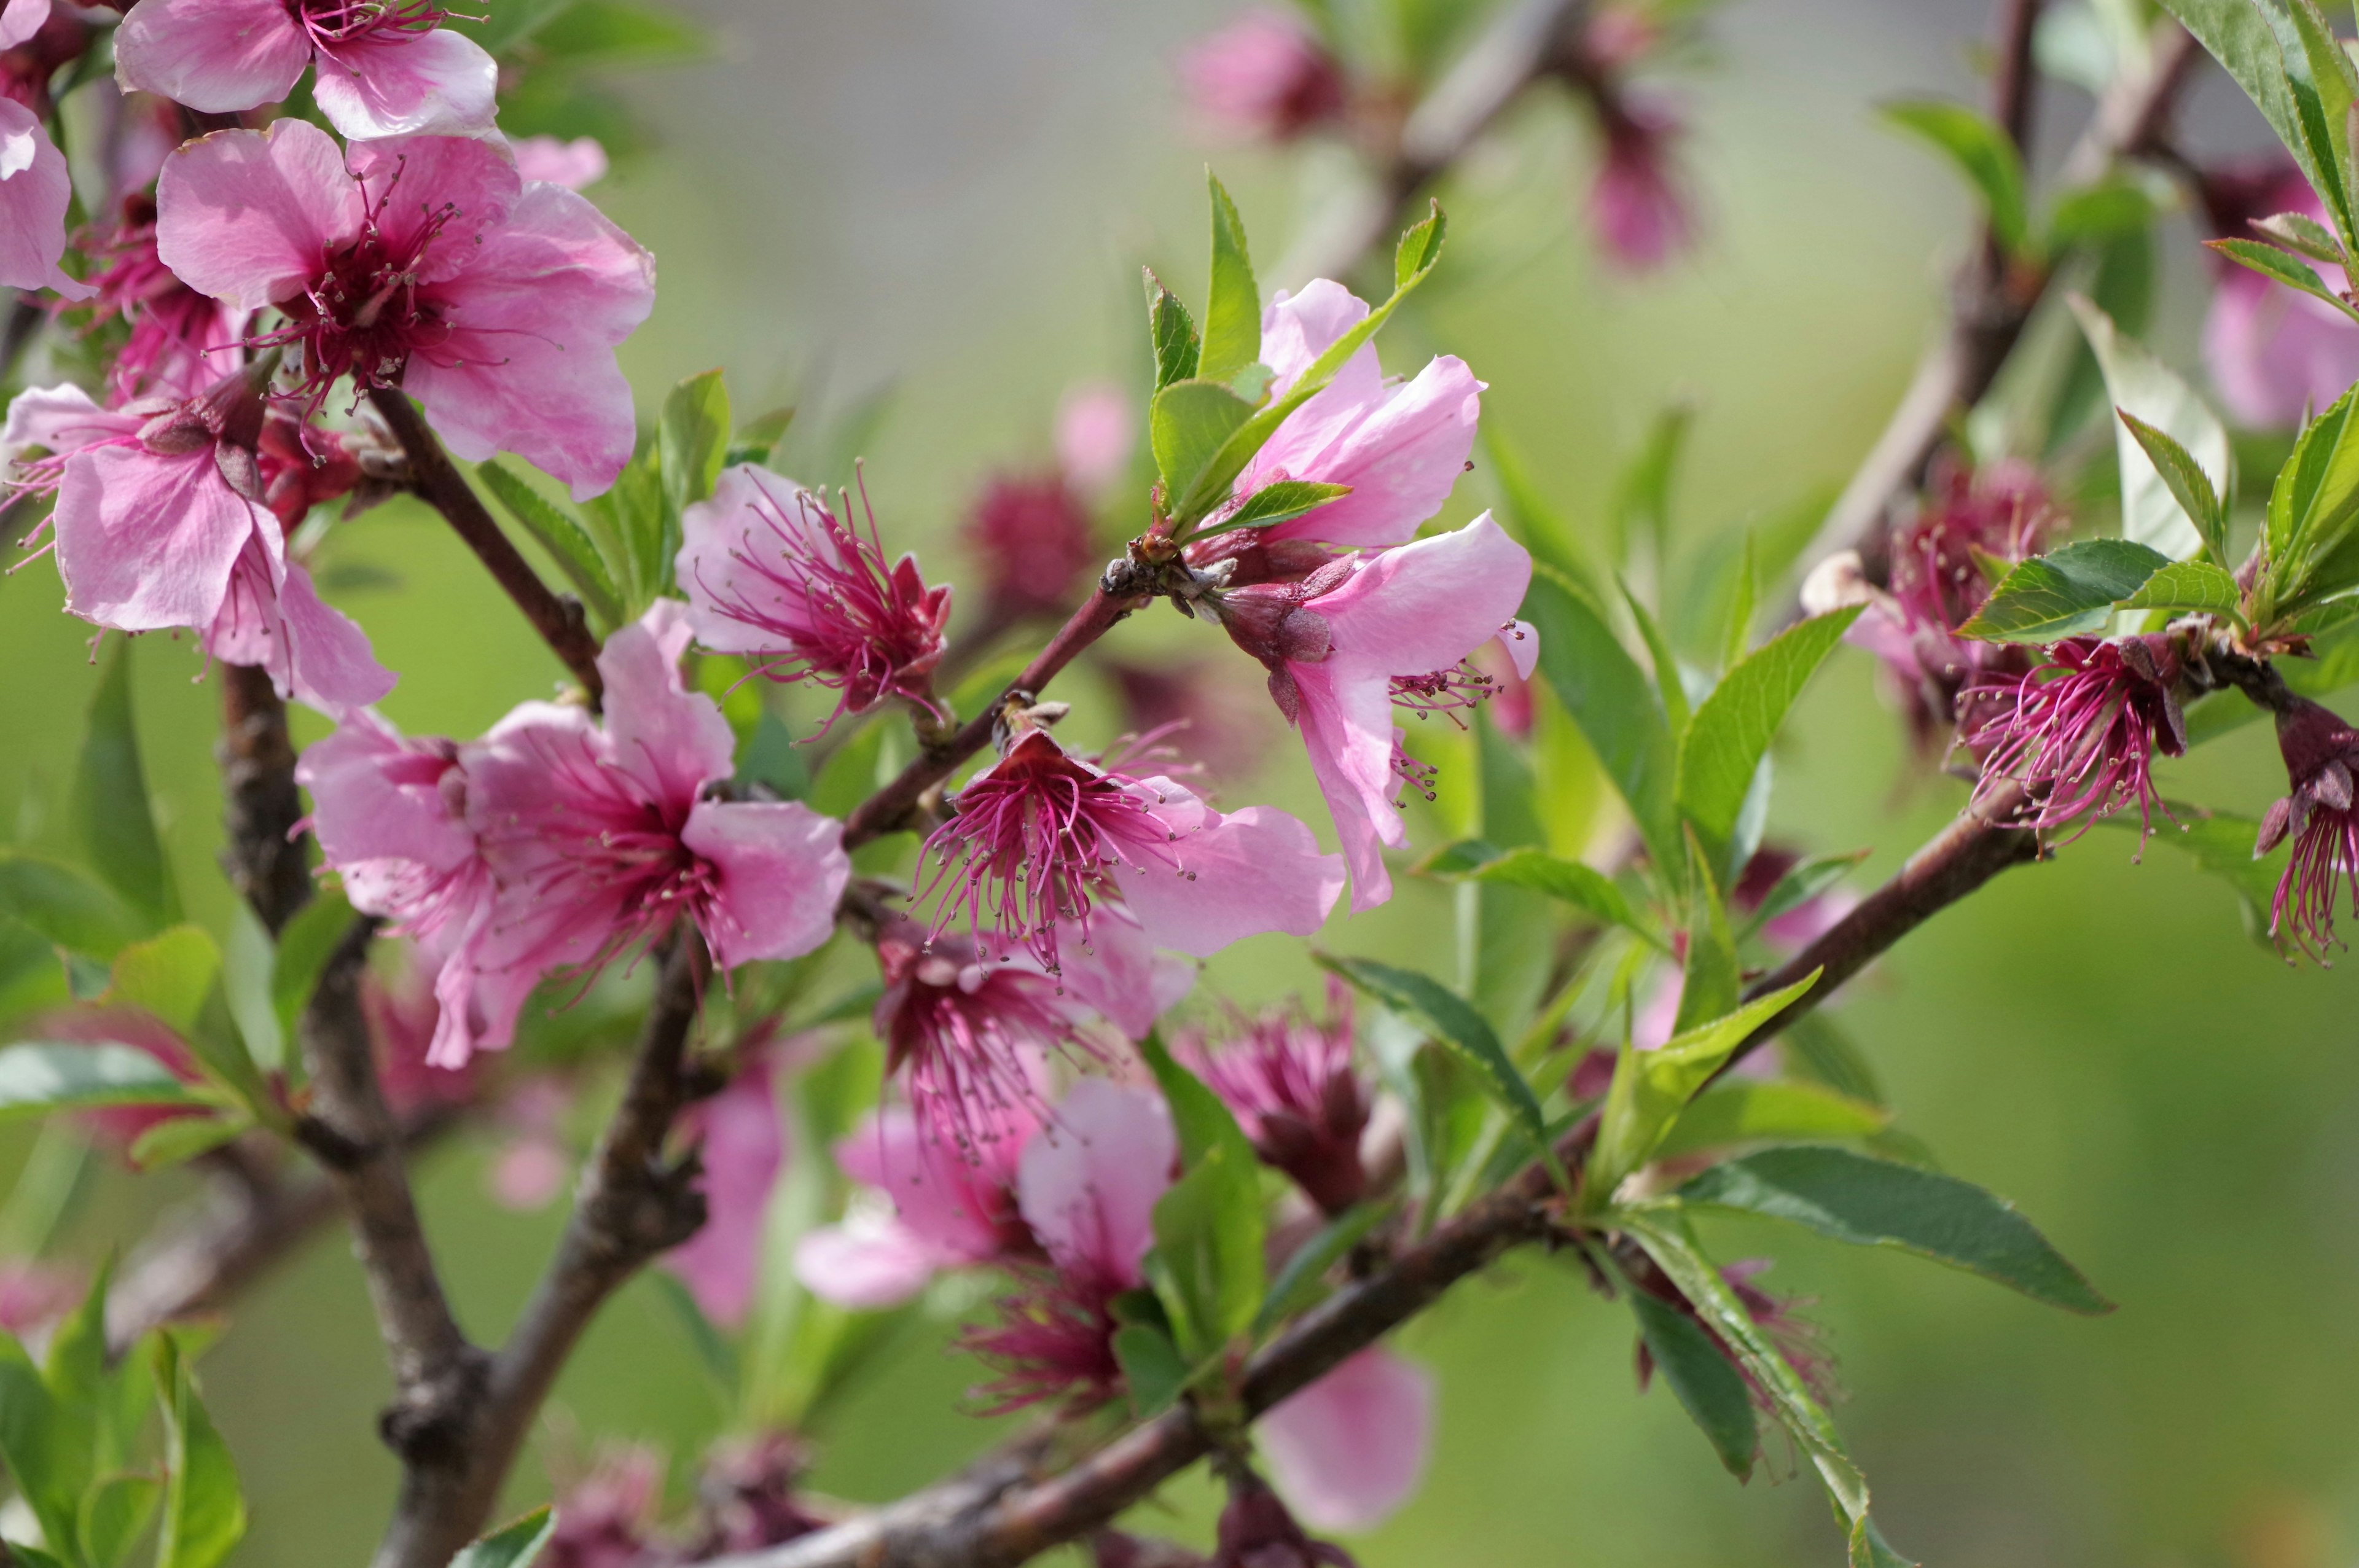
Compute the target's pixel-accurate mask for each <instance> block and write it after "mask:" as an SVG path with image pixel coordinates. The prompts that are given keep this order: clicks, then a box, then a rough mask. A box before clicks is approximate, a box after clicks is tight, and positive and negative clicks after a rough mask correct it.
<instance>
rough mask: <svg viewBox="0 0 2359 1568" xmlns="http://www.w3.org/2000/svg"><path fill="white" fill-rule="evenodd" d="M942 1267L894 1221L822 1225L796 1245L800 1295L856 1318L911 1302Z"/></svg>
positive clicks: (919, 1241)
mask: <svg viewBox="0 0 2359 1568" xmlns="http://www.w3.org/2000/svg"><path fill="white" fill-rule="evenodd" d="M940 1266H941V1258H940V1254H939V1253H937V1252H936V1251H935V1250H934V1249H932V1248H930V1247H929V1246H927V1245H926V1243H925V1242H924V1241H923V1240H922V1239H921V1238H919V1237H918V1236H917V1235H916V1234H914V1233H913V1232H912V1231H910V1229H909V1228H908V1227H907V1226H905V1225H903V1224H901V1222H900V1221H898V1220H895V1219H882V1220H875V1221H861V1220H850V1219H848V1220H846V1221H844V1222H843V1224H842V1225H823V1226H821V1227H819V1228H818V1229H816V1230H812V1231H808V1232H806V1233H805V1234H804V1235H803V1238H802V1239H800V1240H799V1241H798V1242H796V1243H795V1278H796V1279H797V1280H799V1281H802V1286H803V1289H805V1290H807V1291H809V1292H810V1293H811V1294H813V1295H815V1296H817V1297H818V1298H819V1299H820V1300H821V1301H823V1302H832V1303H835V1304H836V1305H837V1306H840V1307H849V1308H851V1309H852V1310H853V1311H854V1312H881V1311H883V1310H885V1309H886V1308H887V1307H897V1306H899V1305H900V1304H901V1303H904V1302H906V1301H909V1300H912V1299H913V1298H915V1297H916V1296H917V1295H918V1293H919V1292H921V1291H923V1290H924V1289H925V1288H926V1286H927V1285H929V1284H930V1283H931V1282H932V1281H933V1278H934V1274H935V1272H936V1271H937V1270H939V1269H940Z"/></svg>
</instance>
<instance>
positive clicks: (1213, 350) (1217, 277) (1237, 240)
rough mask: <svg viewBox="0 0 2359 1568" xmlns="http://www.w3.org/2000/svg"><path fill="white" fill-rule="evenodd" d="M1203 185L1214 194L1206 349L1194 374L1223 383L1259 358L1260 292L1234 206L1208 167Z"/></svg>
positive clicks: (1206, 307) (1206, 306) (1205, 312)
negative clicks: (1210, 282) (1210, 284)
mask: <svg viewBox="0 0 2359 1568" xmlns="http://www.w3.org/2000/svg"><path fill="white" fill-rule="evenodd" d="M1204 181H1205V183H1206V184H1207V185H1208V186H1210V187H1211V188H1212V287H1211V289H1210V290H1209V291H1208V292H1207V293H1206V295H1205V297H1204V346H1203V349H1202V351H1201V357H1200V358H1199V360H1198V362H1197V366H1196V374H1197V375H1198V376H1199V377H1201V379H1203V380H1205V381H1217V382H1223V383H1225V382H1227V381H1228V380H1229V379H1230V378H1231V377H1232V376H1234V375H1235V374H1236V373H1237V372H1239V371H1241V370H1243V369H1245V366H1247V365H1249V364H1252V363H1253V362H1255V361H1256V360H1258V359H1260V358H1261V291H1260V289H1259V288H1258V287H1256V285H1255V283H1254V270H1253V258H1252V256H1251V255H1249V254H1247V253H1246V250H1245V220H1244V219H1242V218H1240V217H1238V216H1237V204H1236V203H1235V202H1234V201H1232V200H1229V193H1228V192H1227V191H1226V190H1224V189H1222V187H1221V182H1220V180H1219V179H1218V178H1215V177H1214V176H1213V174H1212V171H1211V170H1210V169H1207V170H1205V171H1204Z"/></svg>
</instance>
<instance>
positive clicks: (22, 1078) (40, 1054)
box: [0, 1041, 206, 1121]
mask: <svg viewBox="0 0 2359 1568" xmlns="http://www.w3.org/2000/svg"><path fill="white" fill-rule="evenodd" d="M204 1103H206V1102H204V1101H203V1100H201V1099H200V1098H198V1097H197V1096H196V1095H194V1094H192V1093H190V1089H189V1086H188V1085H186V1084H184V1083H182V1082H180V1080H179V1079H178V1078H176V1077H174V1076H172V1075H171V1074H170V1073H168V1072H167V1071H166V1070H165V1069H164V1066H163V1064H161V1063H159V1062H158V1061H157V1060H156V1058H155V1057H153V1056H150V1055H149V1054H147V1052H145V1051H142V1050H140V1049H138V1048H137V1047H136V1046H132V1045H110V1044H99V1045H83V1044H66V1043H63V1042H55V1043H51V1042H39V1041H36V1042H33V1043H31V1044H22V1045H10V1046H6V1047H5V1048H0V1121H6V1120H10V1119H15V1118H17V1117H25V1116H47V1115H49V1113H51V1112H53V1111H60V1110H91V1109H94V1108H99V1107H103V1106H114V1105H165V1106H190V1105H202V1104H204Z"/></svg>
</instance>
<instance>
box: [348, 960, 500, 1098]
mask: <svg viewBox="0 0 2359 1568" xmlns="http://www.w3.org/2000/svg"><path fill="white" fill-rule="evenodd" d="M415 957H416V956H415V954H414V953H413V954H411V955H408V961H406V962H404V963H403V965H402V967H401V968H400V969H399V970H398V971H397V972H396V973H395V974H394V975H393V976H392V977H391V978H387V977H386V976H385V975H383V974H381V973H380V972H379V971H377V970H376V969H374V968H372V969H368V970H365V971H364V972H363V974H362V975H361V1014H362V1016H363V1017H364V1018H365V1019H366V1020H367V1021H368V1031H369V1044H370V1046H371V1047H372V1053H371V1054H373V1055H374V1056H375V1060H376V1076H377V1083H378V1085H379V1086H380V1087H382V1088H383V1089H384V1090H385V1101H386V1105H387V1106H388V1107H389V1108H391V1109H392V1111H393V1113H394V1115H395V1116H397V1117H399V1118H401V1119H404V1120H409V1119H413V1118H416V1117H419V1116H421V1115H429V1114H431V1113H433V1112H435V1111H439V1110H441V1109H444V1108H449V1107H451V1106H459V1105H464V1104H466V1103H467V1101H469V1100H470V1099H472V1098H474V1094H475V1079H476V1076H477V1075H476V1074H474V1073H473V1072H472V1071H470V1070H469V1068H470V1067H472V1066H473V1064H472V1063H471V1064H469V1066H468V1067H461V1068H455V1069H454V1068H450V1067H438V1066H436V1065H434V1064H433V1063H432V1062H429V1060H427V1053H428V1051H429V1048H430V1047H431V1046H432V1044H434V1030H435V1026H436V1024H437V1022H439V1020H440V1013H441V1007H440V1003H439V1002H438V1001H437V1000H435V996H434V971H433V969H432V968H430V967H429V966H427V965H424V964H421V963H419V962H416V961H415Z"/></svg>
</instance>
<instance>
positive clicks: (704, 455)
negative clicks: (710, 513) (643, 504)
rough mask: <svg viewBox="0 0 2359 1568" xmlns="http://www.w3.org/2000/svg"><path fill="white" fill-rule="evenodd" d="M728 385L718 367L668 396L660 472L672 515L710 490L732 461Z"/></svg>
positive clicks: (660, 430) (659, 440) (659, 439)
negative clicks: (728, 462) (730, 459)
mask: <svg viewBox="0 0 2359 1568" xmlns="http://www.w3.org/2000/svg"><path fill="white" fill-rule="evenodd" d="M733 428H734V423H733V421H732V419H731V416H730V413H729V388H728V386H727V384H724V383H723V381H722V379H721V373H720V372H719V371H717V370H709V371H706V372H705V373H703V374H701V375H692V376H690V377H689V378H688V379H687V380H686V381H683V382H681V383H680V384H679V385H677V386H675V387H673V388H672V389H671V391H670V393H669V395H666V397H665V398H664V406H663V416H662V418H661V419H659V420H658V422H657V425H656V447H657V450H658V454H659V460H658V465H657V467H658V472H660V473H661V474H662V476H663V491H664V505H665V507H666V509H667V510H669V512H670V514H671V515H672V516H674V517H678V516H679V514H681V513H682V512H685V511H686V510H687V509H688V508H689V507H690V506H692V505H694V504H695V503H697V502H700V501H702V500H703V499H705V497H707V496H709V495H711V494H712V487H713V485H714V484H716V483H718V482H719V481H720V479H721V470H722V466H723V464H724V463H725V462H726V461H727V460H728V456H729V432H730V431H731V429H733Z"/></svg>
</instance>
